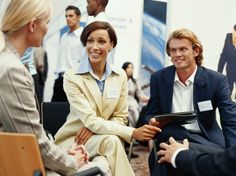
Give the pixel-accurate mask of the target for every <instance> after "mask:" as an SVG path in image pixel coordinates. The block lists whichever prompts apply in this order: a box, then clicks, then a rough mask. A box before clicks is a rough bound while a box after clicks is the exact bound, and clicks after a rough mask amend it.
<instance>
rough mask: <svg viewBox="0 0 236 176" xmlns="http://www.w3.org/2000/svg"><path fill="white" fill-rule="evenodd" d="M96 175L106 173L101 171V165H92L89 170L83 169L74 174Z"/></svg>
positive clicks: (101, 175)
mask: <svg viewBox="0 0 236 176" xmlns="http://www.w3.org/2000/svg"><path fill="white" fill-rule="evenodd" d="M94 175H100V176H104V173H103V172H102V171H101V169H100V168H99V167H92V168H89V169H87V170H84V171H81V172H79V173H77V174H75V175H74V176H94Z"/></svg>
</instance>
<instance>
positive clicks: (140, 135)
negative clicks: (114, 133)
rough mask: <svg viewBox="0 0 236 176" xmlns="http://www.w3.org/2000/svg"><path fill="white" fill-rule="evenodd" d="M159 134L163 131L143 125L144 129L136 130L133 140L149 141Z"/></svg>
mask: <svg viewBox="0 0 236 176" xmlns="http://www.w3.org/2000/svg"><path fill="white" fill-rule="evenodd" d="M158 132H161V129H160V128H158V127H156V126H152V125H143V126H142V127H139V128H135V129H134V131H133V134H132V138H134V139H137V140H139V141H147V140H151V139H153V138H154V136H155V135H156V133H158Z"/></svg>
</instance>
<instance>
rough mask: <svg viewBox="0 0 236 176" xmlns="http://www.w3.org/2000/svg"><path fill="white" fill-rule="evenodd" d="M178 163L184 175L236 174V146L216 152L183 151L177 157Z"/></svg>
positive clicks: (231, 175)
mask: <svg viewBox="0 0 236 176" xmlns="http://www.w3.org/2000/svg"><path fill="white" fill-rule="evenodd" d="M176 165H177V168H179V169H180V170H181V171H182V172H184V173H185V174H184V175H191V176H208V175H211V176H223V175H224V176H235V175H236V167H235V166H236V147H231V148H229V149H227V150H225V151H224V152H219V153H215V154H207V153H201V154H200V153H195V152H194V151H192V150H184V151H181V152H180V153H179V154H178V155H177V157H176Z"/></svg>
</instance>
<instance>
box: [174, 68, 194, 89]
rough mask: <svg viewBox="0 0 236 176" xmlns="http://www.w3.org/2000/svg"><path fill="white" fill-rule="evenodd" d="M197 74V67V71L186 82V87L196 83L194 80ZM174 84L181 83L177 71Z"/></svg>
mask: <svg viewBox="0 0 236 176" xmlns="http://www.w3.org/2000/svg"><path fill="white" fill-rule="evenodd" d="M196 72H197V66H196V68H195V70H194V71H193V73H192V75H191V76H190V77H189V78H188V79H187V80H186V81H185V83H186V85H189V83H194V78H195V75H196ZM174 82H175V83H176V82H179V83H180V82H181V81H180V80H179V77H178V75H177V72H176V71H175V79H174Z"/></svg>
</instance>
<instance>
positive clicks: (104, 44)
mask: <svg viewBox="0 0 236 176" xmlns="http://www.w3.org/2000/svg"><path fill="white" fill-rule="evenodd" d="M80 40H81V42H82V44H83V46H85V47H86V52H87V54H88V57H89V61H90V64H91V65H92V67H93V66H94V67H100V66H102V67H103V66H105V63H106V59H107V55H108V53H109V52H110V51H111V50H112V49H113V48H115V47H116V44H117V36H116V32H115V30H114V29H113V27H112V26H111V25H110V24H109V23H107V22H103V21H95V22H92V23H90V24H89V25H87V26H86V27H85V28H84V30H83V32H82V33H81V36H80Z"/></svg>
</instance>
